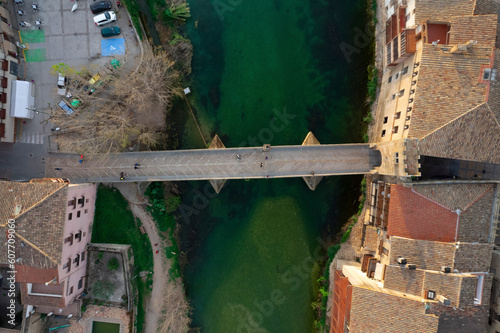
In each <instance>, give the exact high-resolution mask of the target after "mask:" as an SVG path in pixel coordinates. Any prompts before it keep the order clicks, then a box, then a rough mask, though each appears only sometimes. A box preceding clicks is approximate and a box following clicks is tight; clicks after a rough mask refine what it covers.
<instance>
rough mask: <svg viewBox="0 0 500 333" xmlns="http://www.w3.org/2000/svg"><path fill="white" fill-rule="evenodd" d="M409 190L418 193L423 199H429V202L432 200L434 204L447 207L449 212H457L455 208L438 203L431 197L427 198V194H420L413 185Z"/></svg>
mask: <svg viewBox="0 0 500 333" xmlns="http://www.w3.org/2000/svg"><path fill="white" fill-rule="evenodd" d="M411 191H412V192H413V193H415V194H418V195H420V196H421V197H423V198H425V199H427V200H429V201H430V202H433V203H435V204H436V205H438V206H441V207H442V208H446V209H448V210H449V211H450V212H453V213H455V214H456V213H457V212H456V211H455V210H453V209H451V208H450V207H447V206H445V205H443V204H442V203H439V202H437V201H435V200H433V199H431V198H429V197H428V196H426V195H423V194H422V193H420V192H417V191H416V190H415V189H414V187H413V186H412V187H411Z"/></svg>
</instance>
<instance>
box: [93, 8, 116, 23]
mask: <svg viewBox="0 0 500 333" xmlns="http://www.w3.org/2000/svg"><path fill="white" fill-rule="evenodd" d="M113 21H116V14H115V12H111V11H109V12H104V13H101V14H99V15H96V16H94V23H95V25H104V24H107V23H110V22H113Z"/></svg>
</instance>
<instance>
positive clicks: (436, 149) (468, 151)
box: [419, 103, 500, 164]
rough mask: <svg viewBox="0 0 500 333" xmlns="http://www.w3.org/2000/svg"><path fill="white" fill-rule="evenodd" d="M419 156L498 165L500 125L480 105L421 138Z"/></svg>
mask: <svg viewBox="0 0 500 333" xmlns="http://www.w3.org/2000/svg"><path fill="white" fill-rule="evenodd" d="M419 148H420V154H421V155H429V156H435V157H444V158H453V159H459V160H468V161H478V162H486V163H496V164H499V163H500V125H499V123H498V121H497V119H496V118H495V115H494V114H493V112H492V110H491V109H490V107H489V106H488V105H487V104H486V103H484V104H481V105H480V106H478V107H476V108H474V109H472V110H470V111H469V112H467V113H465V114H463V115H461V116H459V117H458V118H456V119H454V120H452V121H450V122H449V123H447V124H445V125H444V126H442V127H440V128H438V129H436V130H435V131H433V132H431V133H429V134H427V135H425V136H424V137H423V138H422V139H421V140H420V143H419Z"/></svg>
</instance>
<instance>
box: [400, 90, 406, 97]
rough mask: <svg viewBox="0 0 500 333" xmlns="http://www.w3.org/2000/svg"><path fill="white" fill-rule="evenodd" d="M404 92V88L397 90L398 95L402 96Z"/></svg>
mask: <svg viewBox="0 0 500 333" xmlns="http://www.w3.org/2000/svg"><path fill="white" fill-rule="evenodd" d="M404 94H405V90H404V89H403V90H400V91H399V97H401V96H403V95H404Z"/></svg>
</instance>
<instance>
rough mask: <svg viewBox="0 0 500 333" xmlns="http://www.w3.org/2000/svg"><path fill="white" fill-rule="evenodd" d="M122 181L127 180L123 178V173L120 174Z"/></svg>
mask: <svg viewBox="0 0 500 333" xmlns="http://www.w3.org/2000/svg"><path fill="white" fill-rule="evenodd" d="M120 180H125V177H124V176H123V171H122V172H120Z"/></svg>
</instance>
